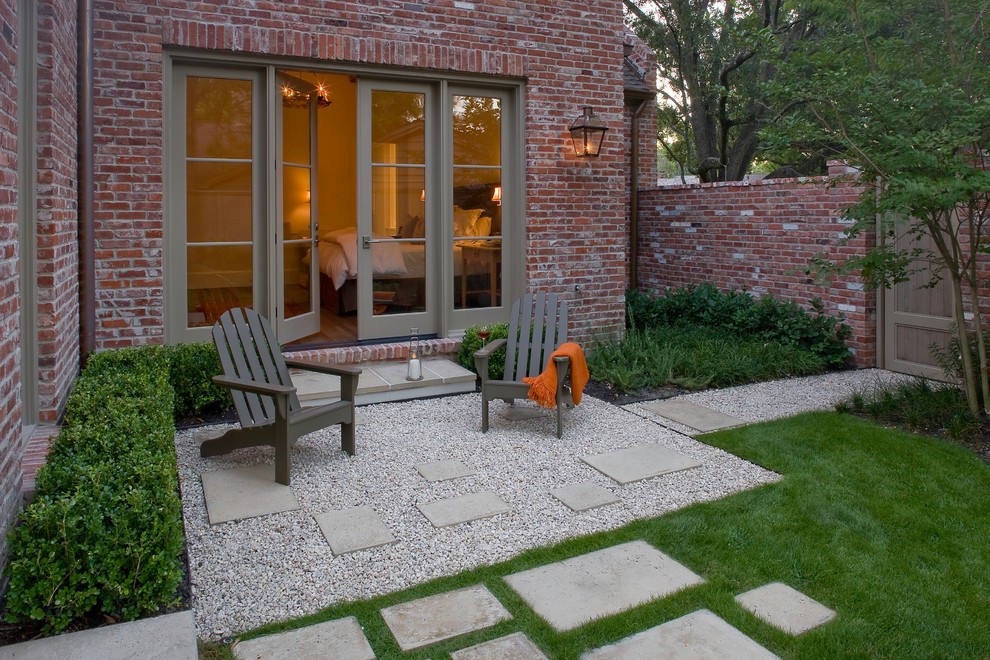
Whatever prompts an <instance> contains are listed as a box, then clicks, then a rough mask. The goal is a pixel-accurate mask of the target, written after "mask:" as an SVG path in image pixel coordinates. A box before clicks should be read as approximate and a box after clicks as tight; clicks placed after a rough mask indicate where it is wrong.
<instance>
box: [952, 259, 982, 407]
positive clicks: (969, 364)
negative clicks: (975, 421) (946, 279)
mask: <svg viewBox="0 0 990 660" xmlns="http://www.w3.org/2000/svg"><path fill="white" fill-rule="evenodd" d="M951 278H952V308H953V316H955V318H956V333H957V335H958V337H959V353H960V355H961V356H962V370H963V383H964V385H965V388H966V402H967V403H968V404H969V411H970V412H971V413H973V417H979V416H980V401H979V397H978V396H977V389H976V375H975V374H974V373H973V354H972V351H970V348H969V331H968V330H967V329H966V310H965V308H964V306H963V292H962V281H961V280H960V279H959V274H958V273H956V272H952V273H951Z"/></svg>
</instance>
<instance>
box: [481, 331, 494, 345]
mask: <svg viewBox="0 0 990 660" xmlns="http://www.w3.org/2000/svg"><path fill="white" fill-rule="evenodd" d="M491 335H492V333H491V331H489V330H488V328H484V329H482V330H478V336H479V337H481V347H482V348H484V347H485V344H487V343H488V338H489V337H491Z"/></svg>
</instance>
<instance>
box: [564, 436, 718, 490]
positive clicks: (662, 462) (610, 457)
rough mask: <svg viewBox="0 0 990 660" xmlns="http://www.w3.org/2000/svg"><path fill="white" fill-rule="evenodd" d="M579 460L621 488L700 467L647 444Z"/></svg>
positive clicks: (683, 456) (680, 455)
mask: <svg viewBox="0 0 990 660" xmlns="http://www.w3.org/2000/svg"><path fill="white" fill-rule="evenodd" d="M581 460H582V461H584V462H585V463H587V464H588V465H590V466H591V467H593V468H595V469H596V470H598V471H599V472H601V473H602V474H604V475H606V476H608V477H610V478H612V479H613V480H615V481H617V482H618V483H620V484H622V485H623V486H624V485H626V484H631V483H633V482H634V481H642V480H643V479H649V478H650V477H657V476H660V475H661V474H667V473H669V472H679V471H680V470H688V469H690V468H696V467H699V466H700V465H701V463H699V462H698V461H696V460H694V459H693V458H689V457H687V456H685V455H684V454H679V453H678V452H676V451H674V450H673V449H667V448H666V447H663V446H661V445H656V444H647V445H637V446H635V447H628V448H626V449H619V450H616V451H610V452H606V453H604V454H595V455H594V456H582V457H581Z"/></svg>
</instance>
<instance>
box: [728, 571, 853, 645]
mask: <svg viewBox="0 0 990 660" xmlns="http://www.w3.org/2000/svg"><path fill="white" fill-rule="evenodd" d="M736 602H737V603H739V604H740V605H742V606H743V607H744V608H745V609H747V610H749V611H750V612H752V613H753V614H754V615H756V616H757V617H759V618H760V619H762V620H764V621H766V622H767V623H769V624H770V625H771V626H774V627H777V628H780V629H781V630H783V631H784V632H787V633H790V634H792V635H800V634H802V633H806V632H808V631H809V630H811V629H812V628H817V627H818V626H821V625H824V624H826V623H828V622H829V621H831V620H832V619H834V618H835V617H836V613H835V610H831V609H829V608H827V607H825V606H824V605H822V604H821V603H819V602H818V601H817V600H814V599H813V598H809V597H808V596H805V595H804V594H803V593H801V592H800V591H798V590H797V589H794V588H792V587H789V586H787V585H786V584H784V583H782V582H773V583H771V584H768V585H765V586H762V587H758V588H756V589H753V590H751V591H747V592H746V593H744V594H739V595H738V596H736Z"/></svg>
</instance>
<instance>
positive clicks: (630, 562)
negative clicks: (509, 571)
mask: <svg viewBox="0 0 990 660" xmlns="http://www.w3.org/2000/svg"><path fill="white" fill-rule="evenodd" d="M505 581H506V582H508V583H509V586H511V587H512V588H513V589H515V590H516V592H517V593H518V594H519V595H520V596H522V599H523V600H525V601H526V602H527V603H528V604H529V606H530V607H532V608H533V610H535V611H536V613H537V614H539V615H540V616H542V617H543V618H544V619H546V620H547V622H548V623H549V624H550V625H551V626H553V628H554V629H555V630H558V631H564V630H571V629H572V628H577V627H578V626H580V625H582V624H585V623H587V622H589V621H592V620H594V619H599V618H601V617H604V616H609V615H612V614H618V613H619V612H625V611H626V610H628V609H631V608H633V607H636V606H637V605H642V604H643V603H648V602H650V601H652V600H656V599H657V598H663V597H664V596H669V595H670V594H672V593H674V592H676V591H680V590H681V589H684V588H686V587H690V586H694V585H696V584H701V583H702V582H704V579H703V578H702V577H701V576H699V575H696V574H695V573H693V572H692V571H690V570H688V569H687V568H685V567H684V566H683V565H681V564H679V563H678V562H676V561H674V560H673V559H671V558H670V557H668V556H667V555H665V554H663V553H662V552H660V551H659V550H657V549H656V548H654V547H653V546H651V545H650V544H648V543H646V542H645V541H632V542H630V543H623V544H622V545H617V546H614V547H611V548H605V549H604V550H598V551H596V552H591V553H588V554H585V555H580V556H578V557H572V558H571V559H565V560H564V561H561V562H557V563H555V564H548V565H546V566H540V567H538V568H533V569H530V570H528V571H523V572H521V573H515V574H513V575H507V576H506V577H505Z"/></svg>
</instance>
